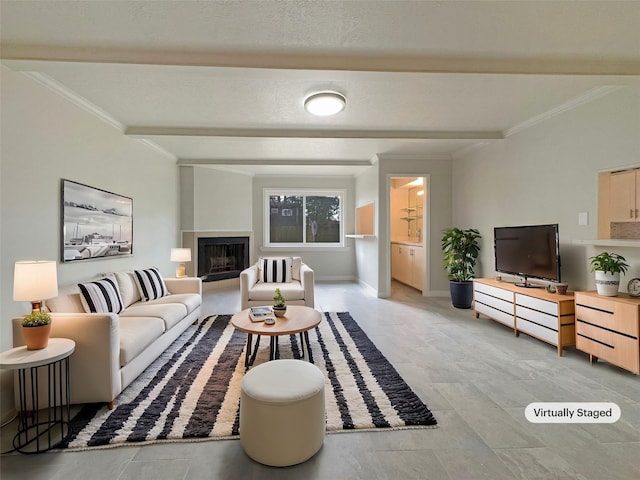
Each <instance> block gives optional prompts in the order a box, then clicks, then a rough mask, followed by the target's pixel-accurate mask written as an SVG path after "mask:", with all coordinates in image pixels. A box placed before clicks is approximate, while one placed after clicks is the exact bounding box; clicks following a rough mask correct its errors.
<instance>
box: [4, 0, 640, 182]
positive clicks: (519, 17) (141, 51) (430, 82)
mask: <svg viewBox="0 0 640 480" xmlns="http://www.w3.org/2000/svg"><path fill="white" fill-rule="evenodd" d="M0 22H1V24H0V26H1V30H0V35H1V37H0V38H1V40H2V61H3V64H4V65H6V66H7V67H9V68H11V69H14V70H17V71H23V72H25V73H26V74H28V75H30V76H31V77H32V78H34V79H36V80H37V81H40V82H42V83H44V84H45V85H47V86H48V87H50V88H52V89H54V90H56V91H57V92H59V93H60V94H63V95H65V96H66V97H67V98H69V99H71V100H73V101H75V102H77V103H78V104H80V105H82V106H84V107H85V108H87V109H89V110H91V111H93V112H94V113H97V114H100V115H101V116H103V118H105V120H107V121H109V122H110V123H111V124H112V125H114V126H115V127H116V128H119V129H121V130H122V131H123V132H124V133H125V134H127V135H132V136H134V137H136V138H142V139H145V140H146V141H148V142H153V143H154V144H155V145H157V146H158V147H160V148H162V149H163V150H165V151H166V152H167V153H168V154H170V155H172V156H173V157H174V158H175V159H176V161H177V162H179V163H180V164H210V165H213V166H215V167H216V168H232V169H234V170H236V171H240V172H247V173H258V174H282V173H290V174H301V175H302V174H304V175H308V174H318V175H324V174H330V175H353V174H357V173H358V172H360V171H361V170H362V169H363V168H366V165H368V164H370V162H372V161H374V159H375V157H376V156H377V155H386V156H392V155H420V156H429V155H438V156H442V155H445V156H451V155H456V154H459V153H460V152H463V151H465V150H466V149H469V148H473V147H474V146H477V145H480V144H483V143H486V142H495V141H501V138H503V137H505V136H508V135H510V134H512V133H514V132H517V131H518V130H520V129H522V128H526V127H527V126H529V125H532V124H535V122H536V121H539V120H541V119H544V118H546V117H548V116H550V115H553V114H554V113H557V112H559V111H562V110H563V109H566V108H571V107H572V106H574V105H578V104H580V103H582V102H585V101H589V100H591V99H595V98H598V97H599V96H601V95H606V94H607V93H608V92H610V91H613V90H614V89H616V88H639V83H638V78H639V77H638V75H640V33H639V31H640V29H638V25H640V2H611V1H604V2H535V1H534V2H482V1H472V2H444V1H440V2H431V1H424V2H420V1H409V2H403V1H393V2H391V1H384V2H373V1H369V2H367V1H349V2H344V1H330V2H320V1H311V2H307V1H290V2H286V1H285V2H282V1H279V2H275V1H244V2H218V1H209V2H185V1H162V2H159V1H151V2H150V1H142V2H138V1H127V2H112V1H79V2H77V1H74V2H60V1H48V2H32V1H7V0H3V1H2V2H0ZM327 88H331V89H336V90H339V91H341V92H342V93H344V94H345V95H346V97H347V108H346V109H345V110H344V111H343V112H341V113H340V114H338V115H336V116H334V117H328V118H320V117H313V116H311V115H309V114H308V113H306V112H305V111H304V109H303V106H302V102H303V99H304V97H305V96H306V95H308V94H309V93H311V92H313V91H315V90H319V89H327Z"/></svg>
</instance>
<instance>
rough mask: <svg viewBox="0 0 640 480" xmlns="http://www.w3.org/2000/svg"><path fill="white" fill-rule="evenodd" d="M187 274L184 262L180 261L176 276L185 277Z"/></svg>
mask: <svg viewBox="0 0 640 480" xmlns="http://www.w3.org/2000/svg"><path fill="white" fill-rule="evenodd" d="M186 276H187V269H186V267H185V264H184V263H180V265H178V267H177V268H176V278H184V277H186Z"/></svg>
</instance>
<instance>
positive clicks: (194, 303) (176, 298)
mask: <svg viewBox="0 0 640 480" xmlns="http://www.w3.org/2000/svg"><path fill="white" fill-rule="evenodd" d="M164 303H181V304H182V305H184V306H185V307H187V314H189V313H191V312H193V311H194V310H195V309H196V308H198V307H199V306H200V305H202V297H201V296H200V295H198V294H197V293H172V294H171V295H167V296H166V297H162V298H158V299H156V300H149V301H148V302H147V303H145V305H162V304H164Z"/></svg>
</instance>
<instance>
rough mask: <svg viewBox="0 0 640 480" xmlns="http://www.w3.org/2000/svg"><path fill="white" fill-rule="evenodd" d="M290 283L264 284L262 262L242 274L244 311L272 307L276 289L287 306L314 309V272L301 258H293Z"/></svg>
mask: <svg viewBox="0 0 640 480" xmlns="http://www.w3.org/2000/svg"><path fill="white" fill-rule="evenodd" d="M291 258H292V267H291V281H290V282H264V281H262V280H260V277H261V268H260V260H259V261H258V262H256V263H255V264H254V265H252V266H250V267H249V268H247V269H245V270H243V271H242V272H240V304H241V306H242V310H245V309H247V308H249V307H256V306H260V305H271V304H272V303H273V295H274V293H275V289H276V288H279V289H280V291H281V292H282V295H283V296H284V298H285V299H286V300H287V305H306V306H307V307H311V308H314V306H315V304H314V301H315V300H314V276H313V270H312V269H311V267H309V266H308V265H307V264H305V263H304V262H302V259H301V258H300V257H291Z"/></svg>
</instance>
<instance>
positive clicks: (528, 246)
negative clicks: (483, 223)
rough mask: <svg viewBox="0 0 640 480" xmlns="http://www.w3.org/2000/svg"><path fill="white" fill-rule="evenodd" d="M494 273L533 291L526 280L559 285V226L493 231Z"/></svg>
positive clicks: (508, 228)
mask: <svg viewBox="0 0 640 480" xmlns="http://www.w3.org/2000/svg"><path fill="white" fill-rule="evenodd" d="M493 235H494V237H493V238H494V253H495V260H496V265H495V270H496V272H500V273H507V274H510V275H515V276H518V277H523V282H521V283H517V284H516V285H519V286H521V287H533V286H536V285H532V284H530V283H528V281H527V279H529V278H534V279H539V280H550V281H553V282H560V281H561V280H560V241H559V237H558V224H552V225H526V226H517V227H495V228H494V229H493Z"/></svg>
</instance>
